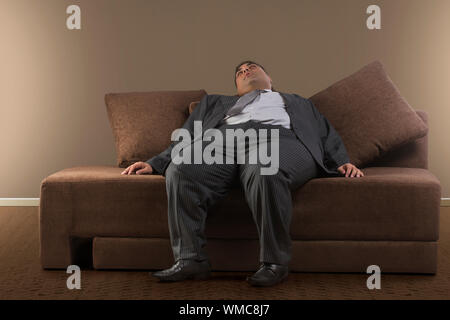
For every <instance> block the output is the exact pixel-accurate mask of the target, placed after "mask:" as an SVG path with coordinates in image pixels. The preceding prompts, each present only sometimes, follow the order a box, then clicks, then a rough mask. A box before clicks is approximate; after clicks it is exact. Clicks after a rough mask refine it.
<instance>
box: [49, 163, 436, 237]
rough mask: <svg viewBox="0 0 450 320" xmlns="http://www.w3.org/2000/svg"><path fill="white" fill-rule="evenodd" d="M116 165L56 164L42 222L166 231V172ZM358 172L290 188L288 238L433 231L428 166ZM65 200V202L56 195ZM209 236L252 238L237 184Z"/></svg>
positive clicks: (80, 230) (212, 220)
mask: <svg viewBox="0 0 450 320" xmlns="http://www.w3.org/2000/svg"><path fill="white" fill-rule="evenodd" d="M121 171H123V169H121V168H117V167H112V166H83V167H74V168H68V169H64V170H61V171H59V172H56V173H54V174H52V175H50V176H48V177H47V178H46V179H44V180H43V181H42V184H41V199H40V201H41V208H45V210H42V211H41V212H40V214H41V223H46V224H54V225H57V222H58V221H61V219H62V217H60V215H61V212H60V210H57V209H54V210H53V209H52V208H61V207H65V208H68V209H67V210H65V211H64V214H65V215H70V216H69V217H64V219H65V220H64V221H66V222H65V223H67V224H69V226H66V227H67V230H69V232H70V234H71V235H76V236H81V237H94V236H103V237H108V236H111V237H155V238H169V231H168V223H167V196H166V188H165V178H164V177H163V176H159V175H135V174H133V175H121V174H120V172H121ZM364 174H365V176H364V177H362V178H344V177H333V178H317V179H313V180H310V181H309V182H308V183H306V184H305V185H304V186H302V187H301V188H299V189H297V190H296V191H294V192H293V204H294V208H293V212H292V224H291V236H292V239H298V240H409V241H412V240H417V241H434V240H437V239H438V227H439V220H438V218H439V206H440V197H441V186H440V183H439V181H438V180H437V178H436V177H435V176H434V175H433V174H432V173H431V172H429V171H428V170H425V169H418V168H399V167H370V168H366V169H364ZM61 202H64V203H61ZM206 235H207V237H208V238H225V239H227V238H228V239H257V238H258V236H257V232H256V227H255V225H254V223H253V220H252V215H251V212H250V210H249V208H248V206H247V205H246V203H245V200H244V196H243V192H242V190H241V189H240V187H238V186H236V188H234V189H232V191H231V192H230V194H229V195H228V196H227V197H226V198H224V199H222V200H220V201H219V202H218V203H216V204H215V205H214V206H213V207H212V208H211V210H210V213H209V216H208V219H207V221H206Z"/></svg>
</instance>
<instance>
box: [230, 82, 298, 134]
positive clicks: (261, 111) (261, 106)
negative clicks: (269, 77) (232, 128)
mask: <svg viewBox="0 0 450 320" xmlns="http://www.w3.org/2000/svg"><path fill="white" fill-rule="evenodd" d="M250 120H253V121H258V122H261V123H264V124H272V125H282V126H283V127H285V128H287V129H291V119H290V118H289V114H288V113H287V112H286V105H285V104H284V101H283V98H282V97H281V95H280V94H279V93H278V92H274V91H272V90H270V89H264V92H261V94H260V95H259V96H258V97H256V99H255V100H253V102H251V103H249V104H248V105H246V106H245V108H244V109H243V110H242V112H241V113H239V114H236V115H234V116H232V117H230V118H228V119H226V120H225V123H227V124H238V123H244V122H247V121H250Z"/></svg>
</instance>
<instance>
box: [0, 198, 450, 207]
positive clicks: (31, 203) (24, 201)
mask: <svg viewBox="0 0 450 320" xmlns="http://www.w3.org/2000/svg"><path fill="white" fill-rule="evenodd" d="M0 207H39V198H0ZM441 207H450V198H441Z"/></svg>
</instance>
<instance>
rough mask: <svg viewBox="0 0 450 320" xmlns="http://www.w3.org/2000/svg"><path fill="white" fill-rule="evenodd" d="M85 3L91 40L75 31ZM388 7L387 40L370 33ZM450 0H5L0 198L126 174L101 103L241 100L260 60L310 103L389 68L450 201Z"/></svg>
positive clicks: (0, 10) (0, 18)
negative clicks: (54, 183) (205, 96)
mask: <svg viewBox="0 0 450 320" xmlns="http://www.w3.org/2000/svg"><path fill="white" fill-rule="evenodd" d="M70 4H78V5H80V7H81V10H82V29H81V30H80V31H70V30H68V29H67V28H66V26H65V21H66V17H67V14H66V13H65V11H66V8H67V6H68V5H70ZM370 4H378V5H379V6H380V7H381V10H382V13H381V14H382V15H381V20H382V29H381V30H375V31H370V30H368V29H367V28H366V27H365V20H366V18H367V15H366V13H365V10H366V8H367V6H368V5H370ZM448 12H450V1H448V0H430V1H425V0H395V1H394V0H389V1H375V0H372V1H363V0H339V1H336V0H320V1H318V0H303V1H300V0H292V1H286V0H283V1H279V0H277V1H261V0H252V1H223V0H222V1H216V0H204V1H196V0H191V1H185V0H177V1H174V0H158V1H156V0H147V1H144V0H141V1H138V0H133V1H130V0H120V1H119V0H81V1H80V0H77V1H75V0H70V1H68V0H39V1H36V0H0V39H1V50H0V143H1V149H0V150H1V156H0V168H1V170H0V197H39V191H40V181H41V180H42V179H43V178H45V177H46V176H47V175H49V174H51V173H53V172H56V171H58V170H61V169H64V168H67V167H72V166H78V165H115V161H116V155H115V149H114V143H113V137H112V132H111V129H110V127H109V122H108V119H107V114H106V109H105V105H104V100H103V99H104V94H105V93H107V92H126V91H152V90H188V89H200V88H204V89H205V90H206V91H207V92H208V93H219V94H234V89H235V88H234V84H233V81H232V77H233V69H234V66H235V65H236V64H237V63H238V62H240V61H242V60H245V59H248V58H251V59H253V60H255V61H257V62H260V63H262V64H263V65H264V66H265V67H266V68H267V70H268V72H269V73H270V75H271V76H272V79H273V80H274V86H275V88H276V89H277V90H279V91H285V92H295V93H297V94H300V95H302V96H305V97H309V96H311V95H312V94H314V93H315V92H317V91H319V90H321V89H323V88H325V87H327V86H328V85H330V84H332V83H333V82H335V81H337V80H339V79H341V78H342V77H344V76H346V75H348V74H351V73H353V72H354V71H356V70H358V69H359V68H361V67H362V66H364V65H365V64H367V63H369V62H371V61H373V60H374V59H379V60H381V61H382V62H383V64H384V65H385V67H386V69H387V70H388V73H389V75H390V76H391V78H392V79H393V81H394V82H395V83H396V85H397V86H398V88H399V89H400V91H401V92H402V94H403V95H404V97H405V98H406V99H407V100H408V101H409V103H410V104H411V105H412V106H413V108H415V109H422V110H425V111H426V112H428V114H429V125H430V133H429V139H430V140H429V142H430V143H429V148H430V150H429V151H430V154H429V164H430V170H431V172H433V173H434V174H435V175H436V176H438V178H439V179H440V180H441V182H442V188H443V190H442V196H443V197H450V170H448V169H447V161H446V160H447V159H449V154H450V146H449V145H448V144H447V143H446V142H447V139H446V137H448V136H449V135H450V127H449V126H448V121H449V120H448V119H449V116H450V108H449V107H450V106H449V102H450V90H449V89H450V87H449V84H450V58H449V57H450V40H449V39H450V34H449V33H450V19H449V16H448Z"/></svg>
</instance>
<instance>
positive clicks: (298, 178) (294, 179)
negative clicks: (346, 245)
mask: <svg viewBox="0 0 450 320" xmlns="http://www.w3.org/2000/svg"><path fill="white" fill-rule="evenodd" d="M252 127H253V128H256V129H261V128H267V129H269V130H270V129H279V169H278V172H277V173H276V174H272V175H262V174H261V167H263V166H262V165H261V164H243V165H240V166H239V179H240V182H241V185H242V187H243V189H244V191H245V196H246V200H247V203H248V205H249V207H250V209H251V211H252V214H253V219H254V221H255V223H256V227H257V230H258V235H259V241H260V261H261V262H270V263H276V264H285V265H287V264H288V263H289V261H290V259H291V238H290V223H291V216H292V196H291V191H292V190H295V189H297V188H299V187H301V186H302V185H303V184H305V183H306V182H307V181H309V180H310V179H312V178H314V177H317V176H318V174H319V168H318V166H317V164H316V163H315V161H314V159H313V158H312V156H311V154H310V153H309V151H308V150H307V149H306V148H305V147H304V145H303V144H302V143H301V142H300V141H299V140H298V139H297V138H296V136H295V134H294V133H293V131H291V130H288V129H286V128H284V127H282V126H269V125H262V124H252ZM268 141H270V139H269V140H268ZM269 145H270V144H269Z"/></svg>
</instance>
